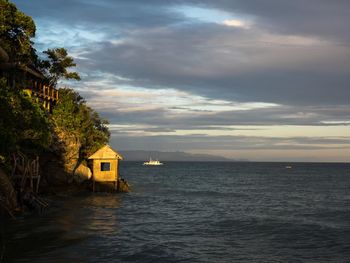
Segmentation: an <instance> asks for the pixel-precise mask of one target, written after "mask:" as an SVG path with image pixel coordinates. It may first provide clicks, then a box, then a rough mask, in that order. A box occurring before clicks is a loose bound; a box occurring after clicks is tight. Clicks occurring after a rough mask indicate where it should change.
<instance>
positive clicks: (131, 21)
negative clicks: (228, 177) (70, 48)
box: [15, 0, 350, 105]
mask: <svg viewBox="0 0 350 263" xmlns="http://www.w3.org/2000/svg"><path fill="white" fill-rule="evenodd" d="M15 2H16V3H17V4H18V5H19V7H21V8H22V9H23V10H24V11H26V12H28V13H29V14H30V15H33V16H34V19H36V18H40V19H44V20H45V19H46V20H48V21H59V22H60V23H63V24H66V25H67V24H68V25H69V27H70V28H78V29H82V28H83V29H84V30H92V32H97V31H100V32H104V33H105V34H106V36H107V39H105V38H104V39H100V40H98V39H97V40H96V41H97V42H100V43H99V44H97V43H94V44H93V45H91V46H89V47H84V49H85V50H84V51H85V52H86V53H85V56H86V57H87V58H89V60H83V61H79V62H80V63H79V64H80V68H81V69H82V70H83V71H84V70H86V71H87V70H89V69H90V70H96V69H99V70H101V71H105V72H108V73H112V74H116V75H119V76H124V77H127V78H131V79H133V80H134V83H133V84H134V85H139V86H143V87H149V88H159V87H173V88H177V89H182V90H186V91H190V92H193V93H196V94H201V95H204V96H208V97H215V98H226V99H230V100H240V101H263V102H275V103H282V104H291V105H295V104H304V105H307V104H312V105H317V104H331V105H336V104H347V102H348V100H349V98H350V89H349V88H348V83H350V68H349V67H348V65H349V64H350V55H349V54H350V52H349V50H350V46H349V45H347V44H346V43H348V42H344V41H343V40H344V38H348V36H349V35H350V34H349V33H350V32H349V31H350V30H349V27H348V24H349V22H350V21H349V20H350V15H349V11H348V10H350V2H348V1H340V0H339V1H328V0H317V1H316V0H310V1H302V0H296V1H280V0H265V1H260V0H253V1H245V0H244V1H243V0H235V1H228V0H218V1H207V0H203V1H196V0H187V1H185V0H182V1H180V0H177V1H160V0H151V1H147V2H145V1H140V0H134V1H126V0H119V1H112V0H104V1H87V0H86V1H82V0H72V1H54V0H48V1H45V2H42V1H38V0H36V1H23V0H17V1H15ZM179 5H188V6H190V5H195V6H199V7H202V8H215V9H218V10H223V11H225V12H228V13H232V14H233V16H238V17H244V16H246V15H249V16H250V17H252V19H253V21H254V28H253V29H250V30H242V29H239V28H228V27H224V26H222V25H217V24H212V23H195V24H193V23H192V24H191V23H181V22H185V21H188V19H187V20H186V17H185V16H184V15H181V14H180V13H176V12H175V11H174V9H173V8H174V6H179ZM60 34H61V35H62V34H64V33H62V32H61V33H60ZM268 34H272V36H269V35H268ZM273 34H286V35H288V36H289V35H291V36H297V37H305V38H306V39H298V38H297V39H294V40H291V39H288V38H284V37H283V35H282V37H281V38H280V39H277V40H276V39H273V37H274V36H273ZM310 38H312V39H310ZM111 40H119V41H120V43H118V44H115V43H114V42H113V43H111V42H110V41H111ZM318 40H319V42H318ZM307 41H311V42H307ZM312 41H313V42H312ZM322 41H323V42H322ZM324 41H326V42H324ZM327 41H328V42H327ZM304 42H307V44H305V43H304ZM330 91H332V92H330Z"/></svg>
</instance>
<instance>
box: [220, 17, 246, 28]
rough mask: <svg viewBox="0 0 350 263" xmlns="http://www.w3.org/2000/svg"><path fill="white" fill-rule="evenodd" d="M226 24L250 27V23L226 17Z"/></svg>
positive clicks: (224, 22)
mask: <svg viewBox="0 0 350 263" xmlns="http://www.w3.org/2000/svg"><path fill="white" fill-rule="evenodd" d="M222 23H223V24H224V25H225V26H231V27H242V28H250V25H249V24H247V23H245V22H243V21H241V20H237V19H226V20H224V21H222Z"/></svg>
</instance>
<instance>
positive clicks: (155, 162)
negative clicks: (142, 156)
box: [143, 158, 163, 165]
mask: <svg viewBox="0 0 350 263" xmlns="http://www.w3.org/2000/svg"><path fill="white" fill-rule="evenodd" d="M143 165H163V163H161V162H160V161H158V160H152V158H149V161H148V162H144V163H143Z"/></svg>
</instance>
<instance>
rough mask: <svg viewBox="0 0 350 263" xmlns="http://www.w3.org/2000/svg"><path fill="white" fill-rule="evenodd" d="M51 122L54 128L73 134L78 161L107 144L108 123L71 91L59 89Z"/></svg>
mask: <svg viewBox="0 0 350 263" xmlns="http://www.w3.org/2000/svg"><path fill="white" fill-rule="evenodd" d="M52 120H53V122H54V124H55V126H56V127H57V128H58V129H60V130H63V131H65V132H67V133H68V134H74V135H75V136H76V137H77V139H78V140H79V142H80V145H81V146H80V150H79V155H80V156H79V159H80V160H84V159H87V157H88V156H89V155H91V154H93V153H94V152H95V151H96V150H98V149H99V148H100V147H101V146H103V145H105V144H106V143H108V140H109V136H110V133H109V131H108V127H107V124H108V121H107V120H104V119H102V118H100V116H99V114H98V113H97V112H96V111H94V110H93V109H91V108H90V107H88V106H87V105H86V102H85V100H84V99H83V98H82V97H81V96H80V95H79V93H77V92H75V91H74V90H72V89H68V88H63V89H60V102H59V104H58V105H57V106H56V107H55V108H54V110H53V113H52Z"/></svg>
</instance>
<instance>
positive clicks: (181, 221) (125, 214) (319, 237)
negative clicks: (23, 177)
mask: <svg viewBox="0 0 350 263" xmlns="http://www.w3.org/2000/svg"><path fill="white" fill-rule="evenodd" d="M120 169H121V175H122V176H123V177H124V178H125V179H126V180H127V181H128V182H129V184H130V185H131V186H132V191H131V192H130V193H124V194H112V193H91V192H88V191H81V192H76V191H67V192H60V193H57V194H55V195H50V196H47V197H45V198H46V200H47V201H48V202H50V207H49V208H48V209H47V210H46V211H45V212H44V213H43V214H40V215H38V214H26V215H23V216H21V217H19V218H17V220H9V221H6V222H2V225H1V227H0V233H1V239H0V262H152V263H153V262H164V263H166V262H189V263H195V262H218V263H224V262H317V263H320V262H350V164H348V163H343V164H336V163H255V162H232V163H229V162H222V163H219V162H166V163H165V164H164V165H163V166H153V167H152V166H143V165H142V162H122V164H121V168H120Z"/></svg>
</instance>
